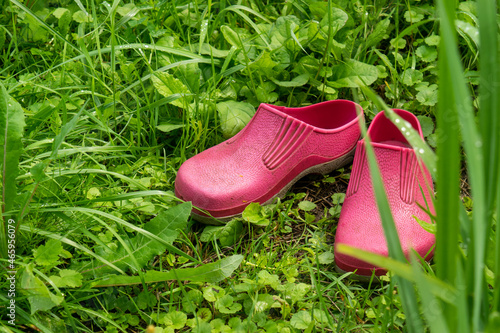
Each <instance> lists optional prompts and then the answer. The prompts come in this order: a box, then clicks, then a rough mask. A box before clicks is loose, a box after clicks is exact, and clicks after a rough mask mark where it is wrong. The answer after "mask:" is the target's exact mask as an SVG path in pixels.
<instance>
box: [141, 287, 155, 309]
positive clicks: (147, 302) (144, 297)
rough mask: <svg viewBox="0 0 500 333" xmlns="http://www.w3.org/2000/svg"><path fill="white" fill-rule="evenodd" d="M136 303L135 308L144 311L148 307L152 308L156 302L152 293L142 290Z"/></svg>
mask: <svg viewBox="0 0 500 333" xmlns="http://www.w3.org/2000/svg"><path fill="white" fill-rule="evenodd" d="M136 302H137V306H138V307H139V309H141V310H145V309H147V308H148V307H152V306H154V305H155V304H156V303H157V302H158V301H157V299H156V297H155V295H153V293H151V292H150V291H148V290H143V291H141V292H140V293H139V295H138V296H137V301H136Z"/></svg>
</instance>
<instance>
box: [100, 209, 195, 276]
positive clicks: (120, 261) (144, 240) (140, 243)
mask: <svg viewBox="0 0 500 333" xmlns="http://www.w3.org/2000/svg"><path fill="white" fill-rule="evenodd" d="M190 213H191V203H190V202H186V203H183V204H180V205H177V206H175V207H172V208H170V209H167V210H165V211H163V212H161V213H160V214H158V215H157V216H156V217H155V218H153V219H152V220H151V221H149V222H148V223H146V224H145V225H144V230H146V231H149V232H150V233H152V234H154V235H156V236H158V237H159V238H161V239H163V240H164V241H165V242H166V243H167V244H172V243H173V242H174V240H175V239H176V238H177V235H178V234H179V232H180V230H183V229H184V228H185V227H186V225H187V220H188V218H189V215H190ZM124 241H125V242H126V243H127V244H128V246H129V247H130V249H131V251H132V252H131V255H133V256H134V257H135V260H136V262H137V264H138V265H139V266H140V267H137V269H140V268H142V267H143V266H145V265H146V263H147V262H148V261H149V260H151V259H152V258H153V257H154V256H155V255H159V254H162V253H163V252H165V250H166V249H167V247H166V246H165V245H164V244H162V243H160V242H159V241H156V240H154V239H150V238H148V237H146V236H144V235H142V234H139V235H138V236H136V237H134V238H131V239H126V240H124ZM98 252H99V251H98ZM100 252H103V253H102V257H104V258H105V259H106V260H109V261H111V262H113V263H114V264H115V265H116V266H118V267H120V268H121V269H126V268H127V267H134V266H135V264H134V260H133V259H132V257H131V255H130V254H129V253H128V252H127V250H126V249H125V248H124V247H123V246H120V247H119V248H118V249H117V250H115V251H110V250H108V249H105V248H102V249H101V251H100ZM134 268H135V267H134ZM99 270H101V271H102V272H104V271H108V270H109V269H108V268H106V266H101V267H99V268H96V269H95V270H94V273H95V272H97V271H99Z"/></svg>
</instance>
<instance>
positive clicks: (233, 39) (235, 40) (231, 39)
mask: <svg viewBox="0 0 500 333" xmlns="http://www.w3.org/2000/svg"><path fill="white" fill-rule="evenodd" d="M220 30H221V31H222V35H224V39H225V40H226V41H227V42H228V43H229V44H231V45H232V46H234V47H236V48H241V47H242V44H241V40H240V37H239V36H238V34H237V33H236V32H235V31H234V30H233V29H231V28H230V27H229V26H227V25H223V26H221V27H220Z"/></svg>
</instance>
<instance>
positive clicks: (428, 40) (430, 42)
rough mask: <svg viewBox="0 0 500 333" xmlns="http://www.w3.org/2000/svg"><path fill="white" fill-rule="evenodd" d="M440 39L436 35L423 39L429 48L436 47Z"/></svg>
mask: <svg viewBox="0 0 500 333" xmlns="http://www.w3.org/2000/svg"><path fill="white" fill-rule="evenodd" d="M439 40H440V37H439V36H438V35H431V36H429V37H427V38H426V39H425V43H426V44H427V45H429V46H438V45H439Z"/></svg>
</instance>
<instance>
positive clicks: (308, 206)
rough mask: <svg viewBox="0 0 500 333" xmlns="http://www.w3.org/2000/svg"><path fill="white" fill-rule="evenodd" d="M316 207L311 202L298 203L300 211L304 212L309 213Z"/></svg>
mask: <svg viewBox="0 0 500 333" xmlns="http://www.w3.org/2000/svg"><path fill="white" fill-rule="evenodd" d="M316 207H317V205H316V204H315V203H314V202H311V201H307V200H304V201H301V202H299V209H302V210H304V211H306V212H309V211H311V210H313V209H314V208H316Z"/></svg>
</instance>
